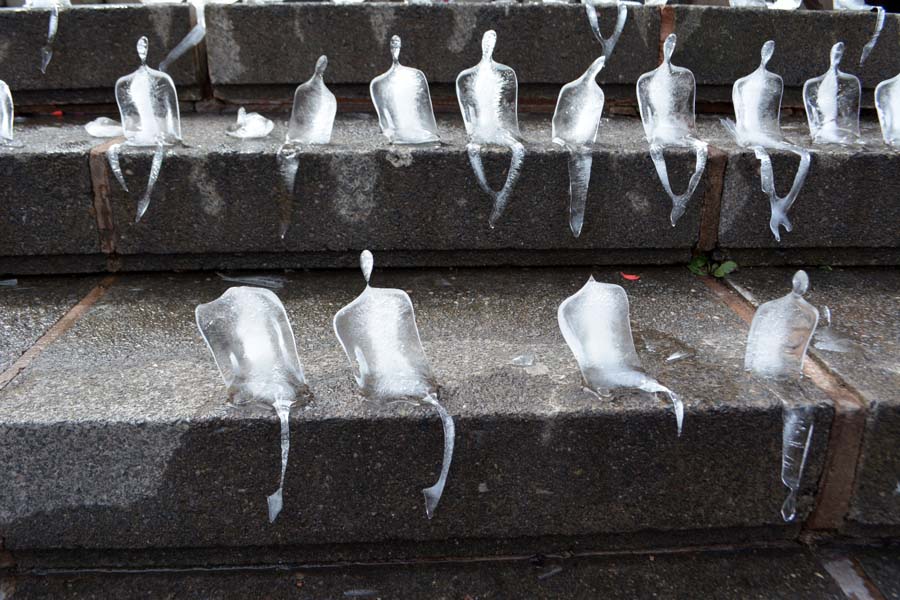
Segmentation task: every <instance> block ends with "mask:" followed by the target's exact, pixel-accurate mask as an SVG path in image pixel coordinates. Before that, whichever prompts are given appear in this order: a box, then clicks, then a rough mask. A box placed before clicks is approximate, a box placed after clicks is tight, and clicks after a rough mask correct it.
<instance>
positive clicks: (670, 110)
mask: <svg viewBox="0 0 900 600" xmlns="http://www.w3.org/2000/svg"><path fill="white" fill-rule="evenodd" d="M675 42H676V37H675V34H674V33H671V34H669V37H667V38H666V41H665V43H664V45H663V62H662V64H661V65H660V66H658V67H657V68H656V69H654V70H653V71H650V72H649V73H644V74H643V75H641V76H640V77H639V78H638V82H637V97H638V106H639V107H640V111H641V122H642V123H643V124H644V133H645V134H646V135H647V141H648V142H649V143H650V158H652V159H653V165H654V166H655V167H656V173H657V175H659V180H660V182H661V183H662V185H663V188H665V190H666V193H667V194H668V195H669V197H670V198H671V199H672V212H671V214H670V216H669V219H670V221H671V222H672V227H674V226H675V223H676V222H677V221H678V219H679V218H681V215H683V214H684V211H685V209H686V208H687V203H688V201H689V200H690V199H691V196H692V195H693V194H694V191H695V190H696V189H697V185H698V184H699V183H700V178H701V177H702V176H703V171H704V170H705V169H706V159H707V147H706V142H703V141H700V140H698V139H697V138H695V137H694V135H693V130H694V126H695V116H694V98H695V95H696V90H697V84H696V82H695V80H694V74H693V73H691V72H690V70H688V69H685V68H684V67H676V66H673V65H672V53H673V52H674V51H675ZM665 148H692V149H693V150H694V154H695V156H696V162H695V166H694V174H693V175H691V179H690V181H689V182H688V187H687V190H686V191H685V192H684V193H683V194H676V193H675V192H673V191H672V185H671V183H670V182H669V175H668V173H667V171H666V159H665V156H663V150H664V149H665Z"/></svg>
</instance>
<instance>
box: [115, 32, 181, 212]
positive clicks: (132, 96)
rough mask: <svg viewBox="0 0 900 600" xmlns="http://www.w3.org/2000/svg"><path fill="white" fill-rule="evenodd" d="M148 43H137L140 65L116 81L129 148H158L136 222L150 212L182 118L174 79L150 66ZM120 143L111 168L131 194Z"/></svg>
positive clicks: (118, 101)
mask: <svg viewBox="0 0 900 600" xmlns="http://www.w3.org/2000/svg"><path fill="white" fill-rule="evenodd" d="M148 47H149V42H148V41H147V38H146V37H142V38H141V39H139V40H138V43H137V52H138V57H139V58H140V59H141V66H140V67H138V69H137V70H136V71H135V72H133V73H131V74H129V75H125V76H124V77H120V78H119V80H118V81H117V82H116V103H117V104H118V105H119V114H120V116H121V118H122V129H123V132H124V134H125V142H124V144H125V145H126V146H133V147H139V148H147V147H152V148H155V151H154V153H153V163H152V166H151V167H150V177H149V179H148V181H147V189H146V191H145V192H144V195H143V196H142V197H141V199H140V201H139V202H138V207H137V215H136V216H135V223H137V222H138V221H140V220H141V217H142V216H143V215H144V213H145V212H146V211H147V207H148V206H149V205H150V195H151V194H152V193H153V186H154V185H155V184H156V179H157V178H158V177H159V172H160V170H161V169H162V162H163V155H164V153H165V147H166V146H168V145H172V144H177V143H180V142H181V116H180V113H179V108H178V94H177V92H176V91H175V84H174V83H173V82H172V78H171V77H169V76H168V75H166V74H165V73H163V72H162V71H156V70H154V69H151V68H150V67H148V66H147V51H148ZM120 146H121V144H114V145H113V146H110V148H109V150H107V158H108V159H109V164H110V168H112V171H113V173H114V174H115V176H116V179H118V180H119V183H121V184H122V188H124V189H125V191H126V192H127V191H128V187H127V186H126V184H125V177H124V175H123V173H122V169H121V167H120V165H119V150H120Z"/></svg>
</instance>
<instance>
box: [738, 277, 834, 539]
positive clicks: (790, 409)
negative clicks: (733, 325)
mask: <svg viewBox="0 0 900 600" xmlns="http://www.w3.org/2000/svg"><path fill="white" fill-rule="evenodd" d="M792 286H793V289H792V290H791V292H790V293H789V294H788V295H787V296H784V297H782V298H778V299H777V300H772V301H770V302H766V303H765V304H762V305H761V306H760V307H759V308H758V309H757V310H756V314H755V315H754V316H753V322H752V323H751V324H750V333H749V335H748V336H747V353H746V355H745V356H744V368H745V369H746V370H748V371H751V372H753V373H755V374H756V375H761V376H763V377H770V378H777V379H792V378H799V377H800V374H801V372H802V369H803V359H804V358H805V356H806V349H807V347H809V342H810V339H812V336H813V333H814V332H815V330H816V323H817V322H818V320H819V311H818V310H816V307H814V306H813V305H812V304H810V303H809V302H807V301H806V300H804V299H803V294H805V293H806V290H807V289H808V288H809V277H808V276H807V275H806V272H805V271H797V272H796V273H795V274H794V279H793V283H792ZM783 411H784V417H783V419H784V426H783V429H782V446H781V479H782V481H783V482H784V485H785V486H787V488H788V490H789V493H788V497H787V499H785V501H784V505H783V506H782V509H781V514H782V517H783V518H784V520H785V521H792V520H794V518H795V517H796V513H797V493H798V492H799V490H800V481H801V479H802V476H803V468H804V466H805V464H806V457H807V454H808V453H809V446H810V442H811V441H812V435H813V422H812V418H813V411H812V407H809V406H788V405H787V403H784V407H783Z"/></svg>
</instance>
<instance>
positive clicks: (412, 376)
mask: <svg viewBox="0 0 900 600" xmlns="http://www.w3.org/2000/svg"><path fill="white" fill-rule="evenodd" d="M360 265H361V267H362V271H363V275H364V276H365V279H366V289H365V290H363V293H362V294H360V295H359V296H357V298H356V299H355V300H353V302H351V303H350V304H348V305H347V306H345V307H343V308H341V309H340V310H339V311H338V312H337V314H335V315H334V332H335V334H336V335H337V338H338V340H339V341H340V342H341V346H342V347H343V348H344V352H345V353H346V354H347V358H348V360H349V361H350V366H351V367H352V368H353V372H354V376H355V378H356V382H357V384H358V385H359V387H360V389H361V390H362V392H363V394H365V395H366V396H369V397H371V398H373V399H375V400H381V401H387V400H397V399H403V398H413V399H415V400H417V401H418V400H421V399H422V398H424V397H425V396H427V395H429V394H433V393H435V392H436V391H437V384H436V382H435V378H434V375H433V373H432V371H431V366H430V365H429V364H428V359H426V358H425V350H424V349H423V348H422V342H421V340H420V339H419V329H418V327H417V326H416V317H415V312H414V311H413V305H412V301H410V299H409V296H408V295H407V294H406V292H404V291H403V290H398V289H393V288H374V287H371V286H370V285H369V277H370V276H371V273H372V265H373V258H372V253H371V252H369V251H368V250H365V251H364V252H363V253H362V255H361V256H360Z"/></svg>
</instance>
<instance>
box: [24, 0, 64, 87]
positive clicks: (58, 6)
mask: <svg viewBox="0 0 900 600" xmlns="http://www.w3.org/2000/svg"><path fill="white" fill-rule="evenodd" d="M70 6H72V3H71V2H70V0H25V7H26V8H49V9H50V20H49V21H48V23H47V43H46V44H44V46H43V47H41V73H46V72H47V67H48V66H50V61H51V60H52V59H53V43H54V41H56V33H57V31H58V30H59V11H60V10H62V9H63V8H68V7H70Z"/></svg>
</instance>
